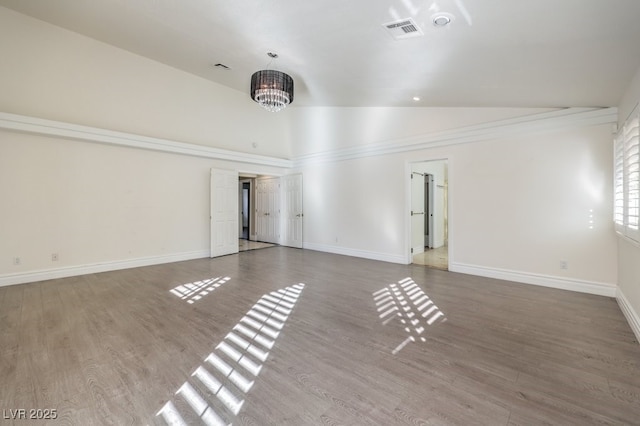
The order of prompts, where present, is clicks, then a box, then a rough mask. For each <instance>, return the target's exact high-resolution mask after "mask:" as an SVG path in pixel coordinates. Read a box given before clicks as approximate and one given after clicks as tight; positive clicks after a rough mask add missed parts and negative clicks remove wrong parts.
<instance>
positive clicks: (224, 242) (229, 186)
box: [211, 169, 238, 257]
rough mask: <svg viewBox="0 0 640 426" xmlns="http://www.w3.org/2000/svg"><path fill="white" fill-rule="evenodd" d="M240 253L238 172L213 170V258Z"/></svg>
mask: <svg viewBox="0 0 640 426" xmlns="http://www.w3.org/2000/svg"><path fill="white" fill-rule="evenodd" d="M233 253H238V172H237V171H233V170H220V169H211V257H217V256H223V255H225V254H233Z"/></svg>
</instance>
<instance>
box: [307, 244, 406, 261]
mask: <svg viewBox="0 0 640 426" xmlns="http://www.w3.org/2000/svg"><path fill="white" fill-rule="evenodd" d="M302 248H303V249H305V250H315V251H322V252H325V253H333V254H341V255H344V256H352V257H360V258H363V259H371V260H380V261H382V262H390V263H401V264H403V265H406V264H407V261H406V259H405V257H404V256H401V255H397V254H389V253H378V252H374V251H367V250H359V249H352V248H348V247H339V246H333V245H329V244H317V243H303V245H302Z"/></svg>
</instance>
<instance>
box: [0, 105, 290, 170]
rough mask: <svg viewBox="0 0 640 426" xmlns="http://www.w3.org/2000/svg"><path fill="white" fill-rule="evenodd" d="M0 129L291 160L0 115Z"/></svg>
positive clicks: (207, 154)
mask: <svg viewBox="0 0 640 426" xmlns="http://www.w3.org/2000/svg"><path fill="white" fill-rule="evenodd" d="M0 129H5V130H13V131H18V132H24V133H32V134H37V135H45V136H57V137H63V138H69V139H75V140H81V141H86V142H98V143H104V144H109V145H117V146H126V147H130V148H140V149H148V150H152V151H161V152H169V153H173V154H183V155H192V156H195V157H202V158H215V159H219V160H228V161H237V162H240V163H249V164H260V165H264V166H275V167H284V168H290V167H291V166H292V164H293V162H292V161H291V160H287V159H282V158H276V157H268V156H264V155H255V154H247V153H243V152H237V151H231V150H226V149H220V148H213V147H209V146H203V145H195V144H190V143H183V142H176V141H172V140H168V139H159V138H152V137H147V136H140V135H134V134H131V133H124V132H115V131H112V130H105V129H99V128H97V127H88V126H80V125H77V124H71V123H64V122H62V121H53V120H45V119H42V118H35V117H27V116H24V115H17V114H9V113H6V112H0Z"/></svg>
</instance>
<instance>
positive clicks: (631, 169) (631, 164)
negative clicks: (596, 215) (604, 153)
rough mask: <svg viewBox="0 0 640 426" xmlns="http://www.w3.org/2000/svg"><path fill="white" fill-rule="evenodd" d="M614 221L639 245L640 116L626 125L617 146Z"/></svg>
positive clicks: (621, 231) (637, 113)
mask: <svg viewBox="0 0 640 426" xmlns="http://www.w3.org/2000/svg"><path fill="white" fill-rule="evenodd" d="M613 157H614V169H613V172H614V176H613V185H614V188H613V191H614V192H613V219H614V222H615V226H616V230H617V231H618V232H620V233H621V234H623V235H626V236H627V237H629V238H632V239H634V240H636V241H640V113H639V111H638V107H636V109H634V112H633V113H632V114H631V116H630V117H629V118H628V119H627V121H626V122H625V123H624V126H623V128H622V129H621V131H620V132H619V133H618V136H617V137H616V139H615V143H614V154H613Z"/></svg>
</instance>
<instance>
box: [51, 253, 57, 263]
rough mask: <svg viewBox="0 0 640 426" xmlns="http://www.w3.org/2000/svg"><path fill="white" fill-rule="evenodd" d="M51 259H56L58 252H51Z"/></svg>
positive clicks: (55, 260)
mask: <svg viewBox="0 0 640 426" xmlns="http://www.w3.org/2000/svg"><path fill="white" fill-rule="evenodd" d="M51 261H52V262H57V261H58V253H51Z"/></svg>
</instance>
